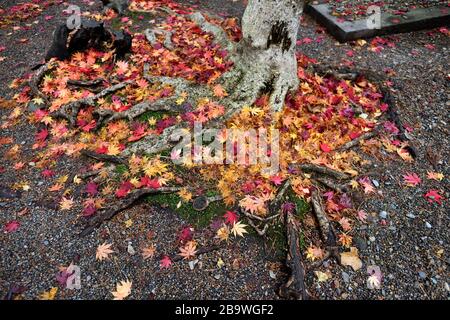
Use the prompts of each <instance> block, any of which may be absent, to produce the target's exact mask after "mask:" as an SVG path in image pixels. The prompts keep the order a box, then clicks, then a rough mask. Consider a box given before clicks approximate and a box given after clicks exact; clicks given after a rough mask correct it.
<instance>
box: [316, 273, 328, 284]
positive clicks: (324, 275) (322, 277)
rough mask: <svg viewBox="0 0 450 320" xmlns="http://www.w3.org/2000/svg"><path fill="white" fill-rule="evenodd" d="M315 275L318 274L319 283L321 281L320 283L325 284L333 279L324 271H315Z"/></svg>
mask: <svg viewBox="0 0 450 320" xmlns="http://www.w3.org/2000/svg"><path fill="white" fill-rule="evenodd" d="M314 273H315V274H316V276H317V281H319V282H325V281H327V280H329V279H330V278H331V276H330V274H329V273H325V272H322V271H314Z"/></svg>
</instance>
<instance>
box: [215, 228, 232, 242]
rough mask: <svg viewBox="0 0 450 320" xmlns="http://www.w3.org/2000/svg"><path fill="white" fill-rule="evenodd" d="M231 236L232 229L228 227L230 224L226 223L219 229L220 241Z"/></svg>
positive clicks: (218, 236)
mask: <svg viewBox="0 0 450 320" xmlns="http://www.w3.org/2000/svg"><path fill="white" fill-rule="evenodd" d="M229 236H230V229H229V228H228V226H226V225H224V226H223V227H222V228H220V229H219V230H217V235H216V237H217V238H218V239H219V240H220V241H227V240H228V237H229Z"/></svg>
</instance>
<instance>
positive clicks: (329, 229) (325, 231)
mask: <svg viewBox="0 0 450 320" xmlns="http://www.w3.org/2000/svg"><path fill="white" fill-rule="evenodd" d="M311 202H312V207H313V212H314V215H315V216H316V219H317V222H318V224H319V230H320V235H321V237H322V239H323V241H324V243H325V244H326V246H327V249H328V250H329V252H330V257H333V258H335V259H336V261H337V262H338V263H340V256H339V252H338V246H337V241H336V232H335V231H334V228H333V226H332V225H331V223H330V221H329V220H328V217H327V214H326V213H325V210H324V209H323V204H322V200H321V198H320V195H319V192H318V190H317V188H316V189H314V190H313V191H312V194H311Z"/></svg>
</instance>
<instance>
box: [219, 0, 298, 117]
mask: <svg viewBox="0 0 450 320" xmlns="http://www.w3.org/2000/svg"><path fill="white" fill-rule="evenodd" d="M303 3H304V1H303V0H249V1H248V5H247V8H246V10H245V12H244V16H243V18H242V32H243V39H242V40H241V42H240V43H239V44H238V46H237V52H236V53H237V57H238V58H236V59H235V68H234V71H233V72H230V73H229V74H225V75H224V78H225V79H226V82H225V85H226V86H227V87H228V88H229V89H231V90H232V91H233V92H234V93H235V95H236V96H237V97H240V98H241V99H242V101H245V102H247V103H248V102H250V103H252V102H253V101H254V100H255V99H256V98H257V97H258V96H259V95H260V94H262V93H265V94H268V95H269V96H270V105H271V107H272V111H274V112H278V111H280V110H281V109H282V107H283V103H284V99H285V96H286V93H287V92H288V91H289V90H295V89H296V88H297V86H298V78H297V59H296V56H295V47H296V41H297V32H298V28H299V19H300V14H301V13H302V11H303ZM233 89H234V90H233ZM236 90H237V91H238V92H236Z"/></svg>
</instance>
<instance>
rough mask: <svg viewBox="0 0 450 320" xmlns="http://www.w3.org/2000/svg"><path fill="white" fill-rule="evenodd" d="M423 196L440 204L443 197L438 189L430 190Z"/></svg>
mask: <svg viewBox="0 0 450 320" xmlns="http://www.w3.org/2000/svg"><path fill="white" fill-rule="evenodd" d="M425 198H427V200H428V202H430V203H432V202H437V203H439V204H442V201H441V200H442V199H444V198H443V197H442V196H441V195H440V194H439V191H438V190H433V189H432V190H430V191H428V192H427V193H426V194H425Z"/></svg>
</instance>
